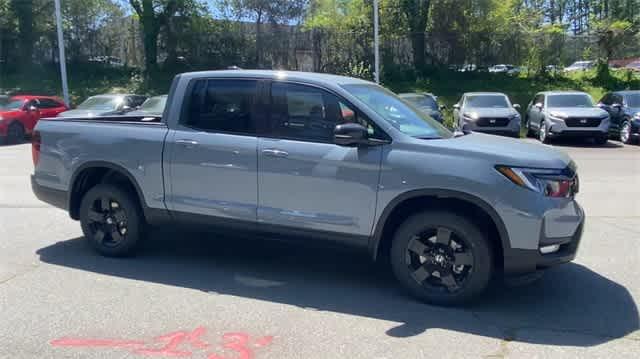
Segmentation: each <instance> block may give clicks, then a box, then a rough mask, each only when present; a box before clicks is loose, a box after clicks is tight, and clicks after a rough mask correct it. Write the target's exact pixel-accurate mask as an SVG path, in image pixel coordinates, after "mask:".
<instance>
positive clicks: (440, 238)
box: [436, 227, 451, 246]
mask: <svg viewBox="0 0 640 359" xmlns="http://www.w3.org/2000/svg"><path fill="white" fill-rule="evenodd" d="M450 240H451V231H450V230H448V229H446V228H442V227H440V228H438V233H437V234H436V243H438V244H443V245H445V246H446V245H449V241H450Z"/></svg>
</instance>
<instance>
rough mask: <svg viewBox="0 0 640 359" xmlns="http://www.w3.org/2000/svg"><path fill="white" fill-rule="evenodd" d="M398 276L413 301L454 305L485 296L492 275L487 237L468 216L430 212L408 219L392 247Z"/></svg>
mask: <svg viewBox="0 0 640 359" xmlns="http://www.w3.org/2000/svg"><path fill="white" fill-rule="evenodd" d="M391 265H392V268H393V272H394V274H395V276H396V278H397V279H398V280H399V281H400V283H402V284H403V286H404V287H405V288H406V289H408V290H409V292H410V293H411V294H413V295H414V296H415V297H417V298H419V299H421V300H423V301H425V302H427V303H432V304H439V305H455V304H461V303H464V302H467V301H469V300H471V299H473V298H474V297H476V296H478V295H479V294H480V293H482V292H483V291H484V290H485V289H486V288H487V286H488V284H489V281H490V279H491V276H492V273H493V258H492V252H491V248H490V247H489V244H488V242H487V238H486V235H484V234H483V233H482V231H481V230H480V229H479V228H478V227H477V226H476V225H475V224H474V223H473V222H471V221H470V220H468V219H467V218H465V217H462V216H459V215H456V214H454V213H451V212H445V211H428V212H423V213H419V214H416V215H413V216H411V217H409V218H408V219H407V220H406V221H405V222H404V223H403V224H402V225H400V227H399V228H398V230H397V231H396V234H395V237H394V239H393V243H392V245H391Z"/></svg>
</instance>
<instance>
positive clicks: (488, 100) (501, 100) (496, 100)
mask: <svg viewBox="0 0 640 359" xmlns="http://www.w3.org/2000/svg"><path fill="white" fill-rule="evenodd" d="M465 107H480V108H484V107H490V108H504V107H509V103H508V102H507V98H506V97H504V96H502V95H471V96H467V98H466V101H465Z"/></svg>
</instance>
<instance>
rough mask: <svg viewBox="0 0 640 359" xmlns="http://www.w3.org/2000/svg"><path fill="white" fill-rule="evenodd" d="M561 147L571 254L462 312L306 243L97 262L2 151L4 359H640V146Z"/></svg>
mask: <svg viewBox="0 0 640 359" xmlns="http://www.w3.org/2000/svg"><path fill="white" fill-rule="evenodd" d="M525 141H531V140H525ZM556 147H557V148H558V149H560V150H562V151H566V152H568V153H569V154H570V155H571V156H572V158H573V159H574V160H575V161H576V162H577V164H578V166H579V174H580V179H581V192H580V193H579V197H578V200H579V202H580V203H581V204H582V205H583V207H584V208H585V211H586V213H587V216H588V218H587V223H586V227H585V232H584V237H583V240H582V244H581V248H580V251H579V253H578V257H577V259H576V260H575V262H573V263H570V264H566V265H562V266H559V267H556V268H553V269H551V270H549V271H548V272H547V273H546V275H545V277H544V278H542V279H541V280H540V281H538V282H536V283H534V284H532V285H529V286H525V287H518V288H504V287H501V286H496V288H494V289H492V290H491V291H490V292H489V293H488V295H486V296H485V297H484V298H483V299H482V300H480V301H479V302H477V303H474V304H473V305H470V306H468V307H465V308H440V307H433V306H428V305H425V304H421V303H418V302H416V301H415V300H413V299H411V298H409V297H408V296H406V295H405V294H404V293H402V292H401V291H400V290H399V289H398V286H396V285H395V283H394V281H393V279H392V277H391V275H390V274H389V273H388V272H387V271H386V270H385V268H381V267H380V266H376V265H374V264H372V263H370V262H369V260H368V258H367V257H366V256H364V255H360V254H357V253H356V254H354V253H351V252H348V251H344V250H336V249H323V248H317V247H314V246H309V245H304V244H303V243H304V242H305V238H301V239H300V242H301V244H300V245H297V244H287V243H279V242H278V243H273V242H260V241H256V240H251V239H240V238H233V237H232V236H229V237H226V238H221V237H219V236H215V235H211V234H204V233H178V232H176V233H174V232H171V231H170V230H167V229H163V230H156V231H154V232H153V233H152V235H151V237H150V240H149V241H147V243H146V245H145V248H143V250H142V251H141V253H140V254H139V255H138V256H137V257H134V258H126V259H112V258H104V257H100V256H98V255H97V254H95V253H94V252H92V251H91V250H90V249H89V248H88V246H87V245H85V242H84V240H83V239H82V234H81V231H80V226H79V224H78V223H77V222H75V221H73V220H71V219H70V218H69V216H68V215H67V213H65V212H63V211H61V210H58V209H55V208H52V207H50V206H48V205H46V204H44V203H42V202H40V201H38V200H37V199H36V198H35V197H34V196H33V194H32V192H31V188H30V182H29V174H30V173H31V172H32V170H33V166H32V162H31V149H30V146H29V145H26V144H25V145H18V146H4V147H0V358H144V357H154V358H160V357H185V358H211V359H222V358H229V359H230V358H243V359H249V358H265V359H266V358H449V357H456V358H460V357H470V358H506V357H510V358H522V357H581V358H584V357H615V358H638V357H640V331H639V327H640V321H639V316H638V308H637V306H638V303H640V275H639V274H638V273H640V261H639V257H640V146H624V147H623V146H621V145H619V144H618V143H617V142H612V141H610V142H609V143H608V145H607V146H605V147H596V146H589V145H585V144H580V143H569V144H567V143H565V144H560V145H556Z"/></svg>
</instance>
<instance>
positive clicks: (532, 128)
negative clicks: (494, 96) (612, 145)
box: [525, 91, 609, 145]
mask: <svg viewBox="0 0 640 359" xmlns="http://www.w3.org/2000/svg"><path fill="white" fill-rule="evenodd" d="M525 126H526V128H527V135H528V136H534V135H536V134H537V136H538V139H540V142H542V143H548V142H549V141H550V140H552V139H553V138H558V137H582V138H593V139H594V140H595V142H596V143H597V144H601V145H602V144H605V143H606V142H607V139H608V137H609V113H607V111H605V110H603V109H601V108H598V107H596V106H595V105H594V103H593V100H592V99H591V96H590V95H589V94H587V93H585V92H575V91H548V92H540V93H538V94H536V96H535V97H534V98H533V100H532V101H531V102H530V103H529V106H528V107H527V112H526V115H525Z"/></svg>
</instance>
